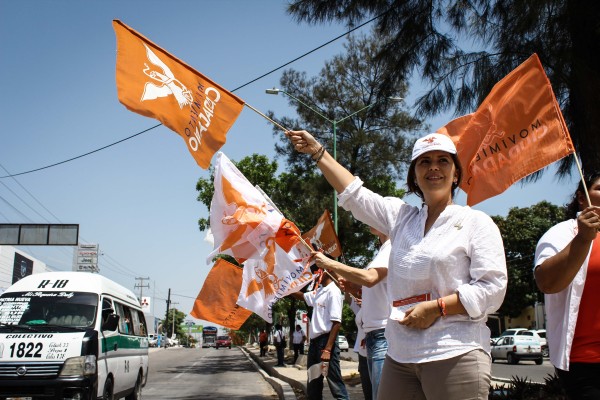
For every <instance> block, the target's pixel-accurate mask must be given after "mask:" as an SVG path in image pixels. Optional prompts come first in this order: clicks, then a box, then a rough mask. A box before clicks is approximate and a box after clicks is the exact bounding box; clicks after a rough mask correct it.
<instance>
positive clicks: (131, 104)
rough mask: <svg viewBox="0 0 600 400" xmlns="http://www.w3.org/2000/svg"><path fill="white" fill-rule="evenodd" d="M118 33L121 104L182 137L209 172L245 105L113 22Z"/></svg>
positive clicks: (200, 164)
mask: <svg viewBox="0 0 600 400" xmlns="http://www.w3.org/2000/svg"><path fill="white" fill-rule="evenodd" d="M113 27H114V29H115V33H116V35H117V92H118V96H119V101H120V102H121V103H123V105H124V106H125V107H127V108H128V109H130V110H131V111H133V112H136V113H138V114H142V115H145V116H147V117H152V118H156V119H157V120H159V121H160V122H162V123H163V124H164V125H165V126H167V127H169V128H171V129H172V130H173V131H175V132H177V133H178V134H179V135H180V136H181V137H182V138H183V140H184V141H185V143H186V145H187V147H188V150H189V151H190V153H191V154H192V156H193V157H194V159H195V160H196V162H197V163H198V165H199V166H200V167H202V168H204V169H207V168H208V166H209V165H210V160H211V158H212V156H213V155H214V154H215V152H217V151H218V150H219V149H220V148H221V147H222V146H223V144H225V136H226V134H227V131H228V130H229V128H231V126H232V125H233V123H234V122H235V120H236V118H237V117H238V115H239V114H240V113H241V111H242V108H243V106H244V101H243V100H242V99H240V98H239V97H237V96H235V95H234V94H232V93H230V92H228V91H227V90H225V89H223V88H222V87H221V86H219V85H218V84H216V83H214V82H213V81H211V80H210V79H208V78H207V77H205V76H204V75H202V74H201V73H199V72H198V71H196V70H195V69H193V68H192V67H190V66H189V65H187V64H185V63H184V62H182V61H180V60H179V59H177V58H175V57H173V56H172V55H171V54H169V53H167V52H166V51H164V50H163V49H161V48H160V47H158V46H157V45H155V44H154V43H152V42H151V41H150V40H148V39H146V38H145V37H144V36H142V35H141V34H139V33H138V32H136V31H134V30H133V29H131V28H130V27H128V26H127V25H125V24H123V23H122V22H121V21H119V20H114V21H113Z"/></svg>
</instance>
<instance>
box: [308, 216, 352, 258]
mask: <svg viewBox="0 0 600 400" xmlns="http://www.w3.org/2000/svg"><path fill="white" fill-rule="evenodd" d="M302 238H303V239H304V240H305V241H307V242H309V243H311V244H314V245H316V246H317V248H319V249H323V252H324V253H325V254H329V255H330V256H332V257H339V256H341V255H342V246H341V244H340V240H339V239H338V237H337V235H336V233H335V229H334V228H333V222H332V221H331V214H330V213H329V210H325V212H324V213H323V215H321V217H320V218H319V220H318V221H317V225H315V226H314V227H313V228H312V229H311V230H309V231H308V232H306V233H305V234H303V235H302Z"/></svg>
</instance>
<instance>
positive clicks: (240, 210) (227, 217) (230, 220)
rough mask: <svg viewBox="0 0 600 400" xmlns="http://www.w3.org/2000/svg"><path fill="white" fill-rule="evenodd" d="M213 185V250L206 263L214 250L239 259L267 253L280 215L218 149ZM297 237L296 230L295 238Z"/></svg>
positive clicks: (216, 253) (211, 212)
mask: <svg viewBox="0 0 600 400" xmlns="http://www.w3.org/2000/svg"><path fill="white" fill-rule="evenodd" d="M214 188H215V192H214V194H213V198H212V201H211V204H210V229H211V232H212V235H213V240H214V250H213V252H212V253H210V254H209V255H208V258H207V260H206V261H207V263H210V262H211V261H212V259H213V258H214V257H215V256H216V255H218V254H227V255H230V256H232V257H234V258H235V259H236V260H238V262H239V263H243V262H244V261H245V260H246V259H249V258H263V257H264V256H265V255H266V253H267V240H268V239H269V240H272V238H274V237H276V236H277V233H278V232H279V230H280V228H281V227H282V224H284V220H285V219H284V218H283V215H281V214H280V213H279V211H277V209H276V208H275V207H274V206H273V205H271V203H270V202H269V201H268V200H267V199H266V198H265V197H264V196H263V195H262V194H261V193H260V191H259V190H258V189H256V188H255V187H254V186H253V185H252V184H251V183H250V182H249V181H248V180H247V179H246V177H245V176H244V175H243V174H242V173H241V172H240V171H239V170H238V169H237V168H236V166H235V165H233V163H232V162H231V161H230V160H229V158H227V156H226V155H225V154H223V153H222V152H218V153H217V155H216V157H215V176H214ZM292 225H293V224H292ZM294 227H295V225H294ZM296 229H297V228H296ZM293 236H294V235H291V239H290V240H292V241H294V238H293ZM298 238H299V232H298V235H297V237H296V240H298ZM288 247H289V245H288Z"/></svg>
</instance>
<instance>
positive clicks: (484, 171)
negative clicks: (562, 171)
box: [438, 54, 575, 205]
mask: <svg viewBox="0 0 600 400" xmlns="http://www.w3.org/2000/svg"><path fill="white" fill-rule="evenodd" d="M438 132H440V133H443V134H446V135H449V136H450V137H451V138H452V140H453V141H454V143H455V144H456V148H457V151H458V157H459V159H460V162H461V164H462V166H463V171H464V176H463V181H462V184H461V189H462V190H464V191H465V192H466V193H467V204H468V205H474V204H477V203H479V202H481V201H483V200H485V199H488V198H490V197H493V196H495V195H497V194H500V193H502V192H504V191H505V190H506V189H508V188H509V187H510V185H512V184H513V183H515V182H517V181H518V180H519V179H521V178H523V177H525V176H527V175H529V174H532V173H534V172H536V171H538V170H540V169H542V168H544V167H546V166H547V165H549V164H551V163H553V162H555V161H557V160H560V159H561V158H563V157H566V156H567V155H569V154H571V153H573V152H574V151H575V149H574V147H573V143H572V142H571V137H570V136H569V131H568V129H567V126H566V124H565V121H564V119H563V116H562V113H561V112H560V108H559V106H558V103H557V101H556V98H555V97H554V92H553V91H552V86H551V85H550V81H549V80H548V77H547V76H546V74H545V72H544V69H543V68H542V64H541V63H540V60H539V58H538V57H537V55H536V54H534V55H532V56H531V57H529V59H527V60H526V61H525V62H524V63H522V64H521V65H519V66H518V67H517V68H516V69H514V70H513V71H512V72H511V73H510V74H508V75H507V76H506V77H504V78H503V79H502V80H501V81H500V82H498V83H497V84H496V85H495V86H494V87H493V88H492V91H491V92H490V94H489V95H488V96H487V97H486V98H485V100H484V101H483V103H481V105H480V106H479V108H478V109H477V111H475V112H474V113H473V114H469V115H465V116H463V117H460V118H457V119H455V120H453V121H451V122H450V123H448V124H447V125H446V126H444V127H442V128H440V129H438Z"/></svg>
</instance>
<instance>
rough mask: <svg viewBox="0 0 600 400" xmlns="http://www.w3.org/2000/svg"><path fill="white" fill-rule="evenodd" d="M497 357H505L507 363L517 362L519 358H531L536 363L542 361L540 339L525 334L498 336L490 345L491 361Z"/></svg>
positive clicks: (540, 363) (538, 363)
mask: <svg viewBox="0 0 600 400" xmlns="http://www.w3.org/2000/svg"><path fill="white" fill-rule="evenodd" d="M497 359H503V360H504V359H505V360H506V361H507V362H508V363H509V364H518V363H519V361H521V360H533V361H535V363H536V364H537V365H542V363H543V362H544V359H543V356H542V346H541V345H540V341H539V340H538V339H537V338H535V337H533V336H525V335H511V336H504V337H500V338H498V339H497V340H496V342H495V344H494V345H493V346H492V362H494V361H496V360H497Z"/></svg>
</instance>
